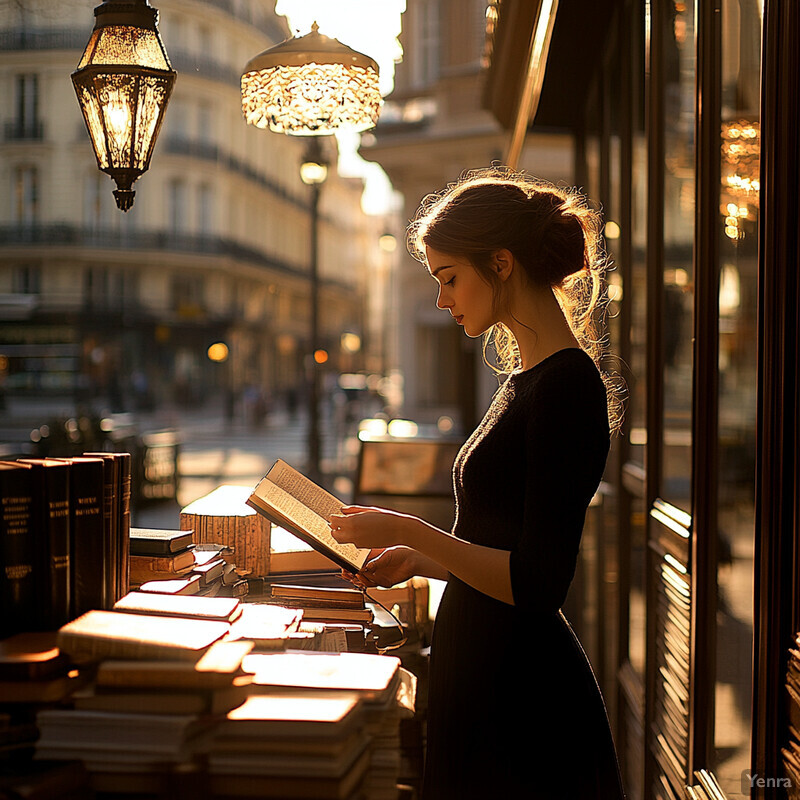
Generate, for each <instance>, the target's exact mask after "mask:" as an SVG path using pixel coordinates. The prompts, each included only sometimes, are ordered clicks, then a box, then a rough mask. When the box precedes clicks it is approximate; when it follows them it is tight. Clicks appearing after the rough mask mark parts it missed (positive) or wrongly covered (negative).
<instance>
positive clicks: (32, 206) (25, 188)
mask: <svg viewBox="0 0 800 800" xmlns="http://www.w3.org/2000/svg"><path fill="white" fill-rule="evenodd" d="M38 217H39V174H38V170H37V169H36V167H17V169H16V170H15V171H14V221H15V222H17V223H20V224H22V225H33V224H35V223H36V222H37V221H38Z"/></svg>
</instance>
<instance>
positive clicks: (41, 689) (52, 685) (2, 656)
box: [0, 632, 86, 764]
mask: <svg viewBox="0 0 800 800" xmlns="http://www.w3.org/2000/svg"><path fill="white" fill-rule="evenodd" d="M85 682H86V676H84V675H83V674H81V673H79V672H78V670H76V669H73V668H72V667H71V664H70V661H69V659H68V658H67V657H66V655H64V653H62V652H61V651H60V650H59V649H58V647H57V646H56V635H55V633H51V632H36V633H17V634H14V635H12V636H10V637H9V638H7V639H5V640H3V641H0V762H9V763H16V764H19V763H20V762H21V761H22V760H24V759H25V758H26V757H27V758H29V757H30V756H31V755H32V754H33V747H34V743H35V741H36V738H37V737H38V729H37V727H36V713H37V711H39V710H41V709H42V708H45V707H47V706H48V705H52V704H54V703H57V702H59V701H60V700H62V699H63V698H65V697H67V696H68V695H69V694H70V693H71V692H72V691H73V690H74V689H75V688H77V687H79V686H81V685H83V684H84V683H85Z"/></svg>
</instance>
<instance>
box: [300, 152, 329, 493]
mask: <svg viewBox="0 0 800 800" xmlns="http://www.w3.org/2000/svg"><path fill="white" fill-rule="evenodd" d="M327 175H328V164H327V161H326V160H325V156H324V154H323V152H322V145H321V143H320V140H319V137H318V136H313V137H311V139H310V141H309V142H308V145H307V147H306V152H305V154H304V156H303V163H302V164H301V166H300V178H301V180H302V181H303V183H305V184H307V185H308V186H310V187H311V205H310V206H309V212H310V216H311V263H310V265H309V292H310V295H311V297H310V299H311V304H310V305H311V313H310V322H311V330H310V331H309V338H310V340H311V341H310V344H311V359H310V361H309V365H310V366H309V369H310V370H311V375H310V380H309V387H308V388H309V391H308V466H307V469H308V475H309V477H310V478H311V479H312V480H315V481H319V480H320V479H321V477H322V471H321V469H320V436H319V396H320V373H319V366H320V365H319V362H318V361H317V354H318V352H319V351H320V342H319V196H320V193H321V191H322V184H323V183H324V182H325V178H326V177H327Z"/></svg>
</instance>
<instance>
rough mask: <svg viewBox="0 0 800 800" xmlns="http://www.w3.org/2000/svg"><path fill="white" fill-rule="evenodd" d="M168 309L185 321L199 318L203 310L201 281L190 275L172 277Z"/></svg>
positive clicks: (203, 285)
mask: <svg viewBox="0 0 800 800" xmlns="http://www.w3.org/2000/svg"><path fill="white" fill-rule="evenodd" d="M170 308H171V309H172V311H174V312H175V313H177V314H178V316H180V317H184V318H186V319H192V318H196V317H198V316H200V315H201V314H202V312H203V310H204V308H205V283H204V282H203V279H202V278H198V277H195V276H190V275H174V276H173V278H172V283H171V286H170Z"/></svg>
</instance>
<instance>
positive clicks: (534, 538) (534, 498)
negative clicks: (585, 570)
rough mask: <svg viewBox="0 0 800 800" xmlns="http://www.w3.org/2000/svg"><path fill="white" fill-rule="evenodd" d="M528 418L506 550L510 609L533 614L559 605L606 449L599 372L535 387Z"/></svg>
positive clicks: (556, 376) (561, 375)
mask: <svg viewBox="0 0 800 800" xmlns="http://www.w3.org/2000/svg"><path fill="white" fill-rule="evenodd" d="M529 408H530V412H529V413H528V414H527V418H526V420H525V426H524V427H525V489H524V494H525V499H524V503H525V506H524V512H523V520H522V532H521V535H520V537H519V539H518V542H517V546H516V547H515V548H514V549H513V550H512V551H511V556H510V571H511V589H512V593H513V598H514V604H515V605H516V606H518V607H519V608H520V609H521V610H527V611H532V612H537V613H542V612H545V613H547V612H552V611H557V610H558V609H559V608H560V607H561V606H562V605H563V603H564V600H565V599H566V596H567V591H568V590H569V585H570V582H571V581H572V578H573V576H574V574H575V567H576V563H577V559H578V551H579V549H580V540H581V534H582V532H583V526H584V522H585V519H586V511H587V508H588V506H589V503H590V502H591V500H592V497H593V496H594V493H595V492H596V491H597V488H598V486H599V484H600V480H601V478H602V474H603V469H604V467H605V462H606V458H607V455H608V448H609V433H608V414H607V406H606V393H605V387H604V385H603V382H602V379H601V378H600V376H599V374H598V373H597V372H596V370H594V369H593V367H592V369H583V370H574V371H572V370H569V371H564V372H558V373H555V372H554V373H552V374H550V375H548V376H547V378H546V379H543V380H541V381H539V382H538V383H537V385H536V386H535V388H534V392H533V396H532V397H531V398H530V404H529Z"/></svg>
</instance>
